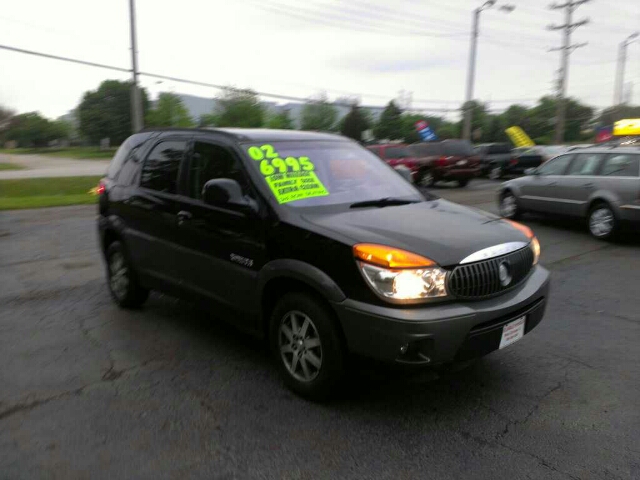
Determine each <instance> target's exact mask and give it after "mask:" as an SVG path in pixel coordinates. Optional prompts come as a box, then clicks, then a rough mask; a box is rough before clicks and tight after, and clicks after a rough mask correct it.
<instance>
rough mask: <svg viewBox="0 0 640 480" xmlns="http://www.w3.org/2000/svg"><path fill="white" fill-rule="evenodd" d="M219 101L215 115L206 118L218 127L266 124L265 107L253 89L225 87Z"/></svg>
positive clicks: (256, 126) (244, 126) (249, 126)
mask: <svg viewBox="0 0 640 480" xmlns="http://www.w3.org/2000/svg"><path fill="white" fill-rule="evenodd" d="M217 103H218V105H217V108H216V111H215V112H214V114H215V116H214V117H209V118H205V120H208V121H214V122H215V126H217V127H243V128H258V127H262V125H263V124H264V116H265V112H264V108H263V107H262V105H261V104H260V99H259V98H258V95H257V94H256V93H255V92H254V91H253V90H249V89H236V88H231V87H228V88H225V89H224V91H223V92H222V95H221V96H219V97H218V99H217ZM201 120H202V117H201Z"/></svg>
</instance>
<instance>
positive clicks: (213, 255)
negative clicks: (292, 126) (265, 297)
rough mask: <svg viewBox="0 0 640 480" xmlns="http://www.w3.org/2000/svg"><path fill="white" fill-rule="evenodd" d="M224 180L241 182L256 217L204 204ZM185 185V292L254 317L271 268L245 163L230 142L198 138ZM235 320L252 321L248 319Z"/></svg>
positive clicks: (181, 226) (182, 267)
mask: <svg viewBox="0 0 640 480" xmlns="http://www.w3.org/2000/svg"><path fill="white" fill-rule="evenodd" d="M219 178H230V179H233V180H235V181H237V182H238V183H239V184H240V187H241V188H242V191H243V194H244V196H245V198H246V199H247V200H248V202H249V203H250V204H251V205H253V206H254V207H255V211H253V212H251V211H248V209H246V208H244V209H240V208H233V207H231V206H230V207H228V208H221V207H217V206H212V205H208V204H206V203H204V201H203V200H202V190H203V187H204V185H205V183H206V182H207V181H209V180H212V179H219ZM186 179H187V180H186V191H185V193H186V195H185V196H183V197H181V199H180V206H179V211H180V214H181V220H180V221H179V226H178V228H179V230H180V236H181V239H182V242H181V247H183V248H184V252H183V254H182V256H181V258H182V262H181V263H180V265H178V267H177V268H178V270H179V274H180V276H181V277H182V278H184V279H185V286H186V287H188V288H189V289H190V290H192V291H194V292H196V293H197V294H199V295H201V296H205V297H208V298H210V299H212V300H214V301H215V302H216V303H217V304H219V305H222V306H225V307H228V308H229V310H240V311H244V312H253V313H255V311H256V310H257V305H256V304H255V303H254V302H253V300H255V299H257V291H256V285H257V283H256V281H257V272H258V270H259V269H260V268H261V267H262V265H264V263H265V262H266V258H265V245H264V232H263V223H262V219H261V218H260V217H259V215H258V210H259V208H258V206H259V203H258V198H257V195H256V194H255V191H254V189H253V187H252V186H251V184H250V181H249V180H248V176H247V175H246V173H245V171H244V169H243V167H242V163H241V160H240V159H239V158H238V155H237V153H236V152H235V149H233V148H232V146H231V145H230V144H228V143H226V141H225V140H211V138H210V136H207V137H196V138H195V139H194V143H193V149H192V152H191V155H190V159H189V162H188V172H187V173H186ZM236 320H238V321H239V322H240V323H243V322H245V321H246V322H249V321H250V319H249V318H248V317H246V316H238V317H236ZM241 326H242V325H241ZM247 326H250V325H247Z"/></svg>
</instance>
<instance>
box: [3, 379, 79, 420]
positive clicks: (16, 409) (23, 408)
mask: <svg viewBox="0 0 640 480" xmlns="http://www.w3.org/2000/svg"><path fill="white" fill-rule="evenodd" d="M85 388H86V387H80V388H76V389H75V390H70V391H68V392H62V393H59V394H58V395H53V396H51V397H47V398H42V399H40V400H34V401H33V402H28V403H18V404H17V405H14V406H13V407H9V408H7V409H6V410H2V411H0V420H4V419H5V418H8V417H10V416H12V415H15V414H16V413H20V412H28V411H31V410H33V409H34V408H37V407H40V406H42V405H46V404H47V403H49V402H53V401H54V400H59V399H61V398H64V397H68V396H69V395H80V394H81V393H82V391H83V390H84V389H85Z"/></svg>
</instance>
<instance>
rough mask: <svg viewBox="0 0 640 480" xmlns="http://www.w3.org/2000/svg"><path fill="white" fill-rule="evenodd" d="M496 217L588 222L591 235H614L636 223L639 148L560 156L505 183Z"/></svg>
mask: <svg viewBox="0 0 640 480" xmlns="http://www.w3.org/2000/svg"><path fill="white" fill-rule="evenodd" d="M498 202H499V207H500V214H501V215H502V216H503V217H505V218H511V219H515V218H517V217H519V216H520V215H521V214H522V213H525V212H537V213H547V214H553V215H564V216H570V217H580V218H585V219H587V225H588V227H589V231H590V232H591V234H592V235H593V236H595V237H597V238H601V239H608V238H611V237H613V236H614V235H615V234H616V233H617V232H618V230H619V229H620V227H621V226H622V224H624V223H627V224H631V225H632V226H633V227H635V228H638V226H639V225H640V146H633V147H609V146H606V147H590V148H583V149H578V150H574V151H571V152H568V153H566V154H564V155H560V156H558V157H556V158H554V159H552V160H550V161H548V162H547V163H545V164H543V165H542V166H540V167H538V168H537V169H535V170H529V171H527V176H525V177H522V178H517V179H515V180H510V181H508V182H505V183H503V184H502V185H501V187H500V192H499V196H498Z"/></svg>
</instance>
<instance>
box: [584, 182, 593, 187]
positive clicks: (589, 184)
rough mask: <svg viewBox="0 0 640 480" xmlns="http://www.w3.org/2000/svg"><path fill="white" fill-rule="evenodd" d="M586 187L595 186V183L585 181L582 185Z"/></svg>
mask: <svg viewBox="0 0 640 480" xmlns="http://www.w3.org/2000/svg"><path fill="white" fill-rule="evenodd" d="M582 186H583V187H584V188H593V186H594V185H593V183H591V182H589V183H585V184H584V185H582Z"/></svg>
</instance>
